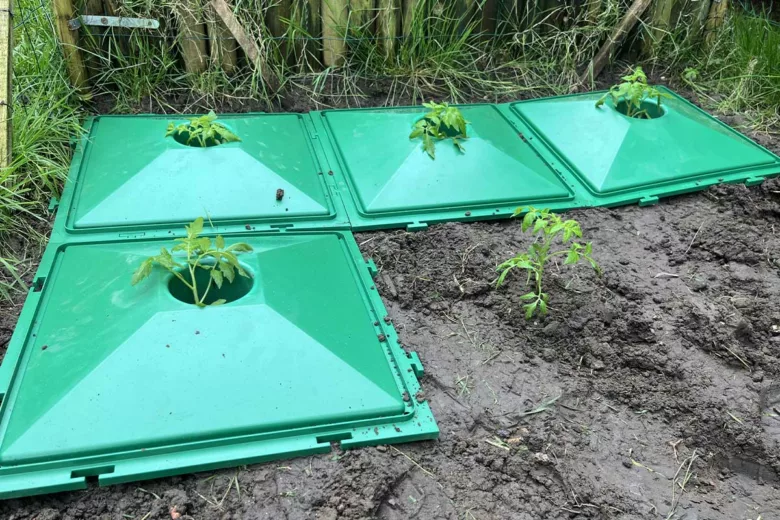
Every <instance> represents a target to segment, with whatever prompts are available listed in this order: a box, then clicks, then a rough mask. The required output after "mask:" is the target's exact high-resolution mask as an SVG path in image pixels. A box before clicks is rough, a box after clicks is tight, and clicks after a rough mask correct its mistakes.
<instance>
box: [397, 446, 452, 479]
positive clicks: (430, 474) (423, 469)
mask: <svg viewBox="0 0 780 520" xmlns="http://www.w3.org/2000/svg"><path fill="white" fill-rule="evenodd" d="M390 448H391V449H393V450H395V451H397V452H398V453H400V454H401V455H403V456H404V457H406V458H407V459H408V460H409V462H411V463H412V464H414V465H415V467H417V469H419V470H420V471H422V472H423V473H425V474H426V475H428V476H429V477H431V479H433V481H434V482H436V485H438V486H439V488H441V489H444V486H442V485H441V483H440V482H439V481H438V480H436V475H435V474H434V473H432V472H430V471H428V470H427V469H425V468H423V467H422V466H420V465H419V464H418V463H417V461H416V460H414V459H413V458H411V457H410V456H409V455H407V454H406V453H404V452H402V451H401V450H399V449H398V448H396V447H395V446H390Z"/></svg>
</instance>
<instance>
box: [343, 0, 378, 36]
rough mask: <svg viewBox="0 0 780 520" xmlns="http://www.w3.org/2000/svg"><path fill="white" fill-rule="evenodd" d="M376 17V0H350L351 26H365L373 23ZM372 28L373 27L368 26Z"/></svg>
mask: <svg viewBox="0 0 780 520" xmlns="http://www.w3.org/2000/svg"><path fill="white" fill-rule="evenodd" d="M375 18H376V10H375V6H374V0H351V1H350V18H349V25H350V26H351V27H355V26H357V27H365V26H367V25H369V24H370V25H373V23H372V22H373V21H374V19H375ZM367 29H369V30H370V29H371V27H367Z"/></svg>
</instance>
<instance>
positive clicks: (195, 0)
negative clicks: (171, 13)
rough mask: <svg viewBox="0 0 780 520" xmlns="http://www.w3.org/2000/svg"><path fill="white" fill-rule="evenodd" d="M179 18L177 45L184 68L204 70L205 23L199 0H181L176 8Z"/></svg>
mask: <svg viewBox="0 0 780 520" xmlns="http://www.w3.org/2000/svg"><path fill="white" fill-rule="evenodd" d="M176 14H177V15H178V16H177V18H178V19H179V38H180V41H179V45H180V46H181V56H182V59H183V60H184V69H185V70H186V71H187V72H189V73H191V74H197V73H200V72H203V71H204V70H206V25H205V24H204V23H203V22H202V20H203V18H202V15H203V12H202V8H201V5H200V1H199V0H183V1H182V2H181V6H179V7H178V8H177V9H176Z"/></svg>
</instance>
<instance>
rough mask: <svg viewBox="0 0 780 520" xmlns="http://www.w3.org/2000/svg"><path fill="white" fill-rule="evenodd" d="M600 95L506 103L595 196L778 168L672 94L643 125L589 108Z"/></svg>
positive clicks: (609, 108) (608, 110) (761, 151)
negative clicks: (657, 113) (653, 117)
mask: <svg viewBox="0 0 780 520" xmlns="http://www.w3.org/2000/svg"><path fill="white" fill-rule="evenodd" d="M669 93H670V95H671V92H669ZM601 95H602V93H588V94H582V95H573V96H562V97H556V98H543V99H538V100H532V101H521V102H518V103H514V104H512V109H513V110H514V111H515V112H516V113H517V114H519V115H520V116H521V117H522V119H523V120H524V122H526V123H527V124H528V125H529V126H530V127H531V128H532V129H533V130H534V131H535V132H536V134H537V135H538V137H539V138H541V139H542V140H543V142H544V144H545V145H546V146H547V147H549V148H550V149H551V150H553V151H554V152H555V153H556V154H557V155H558V157H559V158H560V159H561V160H562V161H564V162H565V163H566V164H567V165H568V166H569V167H570V168H571V170H572V171H573V172H574V173H575V174H576V175H577V176H578V177H579V179H580V180H581V181H582V182H584V183H585V185H586V186H587V188H588V189H589V190H590V191H591V192H592V193H593V194H594V195H596V196H600V195H608V194H616V193H620V192H627V191H637V190H645V189H648V188H654V187H658V186H665V185H671V184H674V183H680V182H689V181H696V182H707V181H709V183H712V182H720V181H722V180H723V179H722V178H723V177H724V176H725V175H729V174H733V173H736V172H743V171H744V172H748V173H747V174H746V175H745V178H748V177H750V173H749V172H750V171H751V170H756V169H758V170H762V169H764V168H766V167H770V168H771V167H772V166H776V165H777V164H778V158H777V157H776V156H774V155H773V154H771V153H770V152H768V151H767V150H765V149H763V148H761V147H760V146H758V145H756V144H755V143H753V142H752V141H750V140H749V139H747V138H745V137H744V136H742V135H741V134H739V133H737V132H735V131H734V130H732V129H731V128H729V127H728V126H726V125H724V124H723V123H721V122H720V121H718V120H716V119H714V118H712V117H711V116H709V115H708V114H706V113H705V112H703V111H702V110H700V109H698V108H697V107H695V106H693V105H692V104H690V103H689V102H687V101H685V100H684V99H682V98H680V97H678V96H676V95H671V97H670V98H669V99H663V101H662V107H663V115H662V116H661V117H657V118H655V119H649V120H648V119H637V118H631V117H627V116H626V115H624V114H622V113H620V112H619V111H618V110H616V109H615V108H614V107H613V106H612V104H611V102H607V103H606V104H605V105H604V106H602V107H600V108H596V106H595V105H596V101H597V100H598V99H599V98H600V97H601ZM777 173H780V168H778V171H777Z"/></svg>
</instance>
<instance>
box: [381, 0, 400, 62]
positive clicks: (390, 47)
mask: <svg viewBox="0 0 780 520" xmlns="http://www.w3.org/2000/svg"><path fill="white" fill-rule="evenodd" d="M377 9H378V17H377V25H378V27H377V35H378V36H379V41H380V42H381V44H382V48H383V49H384V51H385V56H387V57H388V58H389V57H390V56H392V55H393V54H394V53H395V47H396V40H397V38H398V14H399V12H400V10H401V9H400V6H399V5H398V0H378V3H377Z"/></svg>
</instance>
